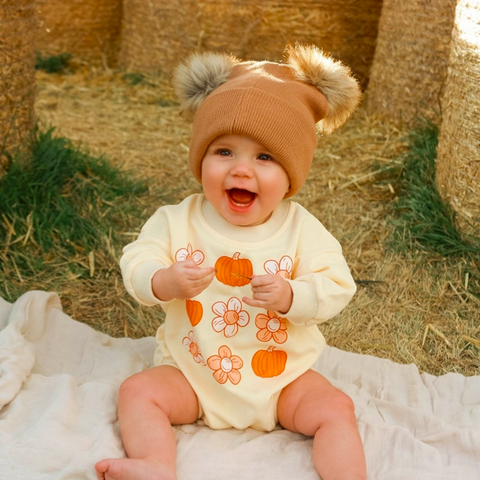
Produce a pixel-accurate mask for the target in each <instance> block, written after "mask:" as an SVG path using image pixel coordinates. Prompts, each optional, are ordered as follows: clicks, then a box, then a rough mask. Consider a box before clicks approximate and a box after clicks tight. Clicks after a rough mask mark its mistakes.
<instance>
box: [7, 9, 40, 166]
mask: <svg viewBox="0 0 480 480" xmlns="http://www.w3.org/2000/svg"><path fill="white" fill-rule="evenodd" d="M34 26H35V5H34V1H33V0H0V32H1V35H0V175H1V174H2V173H3V171H4V169H5V168H6V167H7V162H8V159H9V157H10V156H11V155H13V154H15V153H16V152H17V150H18V149H19V148H20V147H21V146H22V144H23V142H24V140H25V138H26V137H27V136H28V135H29V133H30V131H31V129H32V127H33V121H34V108H33V107H34V96H35V67H34V65H35V54H34V31H35V28H34Z"/></svg>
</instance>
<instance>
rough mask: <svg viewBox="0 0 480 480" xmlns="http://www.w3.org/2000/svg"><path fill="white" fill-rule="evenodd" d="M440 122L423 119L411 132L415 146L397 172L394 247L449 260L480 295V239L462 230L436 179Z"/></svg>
mask: <svg viewBox="0 0 480 480" xmlns="http://www.w3.org/2000/svg"><path fill="white" fill-rule="evenodd" d="M437 144H438V127H437V126H436V125H434V124H433V123H430V122H423V123H422V124H420V125H419V126H418V127H417V128H416V129H414V130H412V131H410V133H409V147H408V151H407V154H406V156H405V158H404V159H403V162H400V163H401V165H402V166H401V167H400V171H399V170H398V168H397V169H396V171H395V169H392V172H391V174H392V175H393V174H395V175H396V176H397V179H398V180H397V184H396V187H397V191H398V197H397V199H396V200H395V201H394V203H393V217H392V224H393V234H392V237H391V247H392V248H393V249H394V250H396V251H400V252H402V251H403V252H406V251H409V252H419V251H420V252H424V253H425V254H427V256H428V258H432V259H435V261H438V260H439V259H442V260H441V261H443V262H448V264H449V265H450V266H451V268H455V269H458V268H459V269H460V270H461V271H462V272H463V274H462V275H463V277H465V275H466V276H467V278H469V280H470V282H469V291H470V293H471V294H473V295H474V296H475V297H476V298H477V301H478V300H480V238H476V237H471V236H470V237H468V238H466V237H465V235H463V236H462V235H460V233H459V232H458V231H457V229H456V228H455V213H454V212H453V210H452V209H451V208H450V207H449V205H447V204H446V203H444V202H443V200H442V198H441V196H440V194H439V192H438V190H437V187H436V183H435V167H436V149H437Z"/></svg>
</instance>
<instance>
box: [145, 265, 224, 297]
mask: <svg viewBox="0 0 480 480" xmlns="http://www.w3.org/2000/svg"><path fill="white" fill-rule="evenodd" d="M214 277H215V269H214V268H213V267H207V268H200V267H199V266H198V265H197V264H196V263H195V262H194V261H193V260H185V261H182V262H175V263H173V264H172V265H170V266H169V267H168V268H161V269H160V270H158V271H157V272H156V273H155V275H154V276H153V278H152V291H153V294H154V295H155V296H156V297H157V298H158V299H159V300H162V301H164V302H168V301H170V300H173V299H174V298H178V299H185V298H192V297H195V296H196V295H198V294H199V293H201V292H203V291H204V290H205V289H206V288H207V287H208V286H209V285H210V283H212V280H213V278H214Z"/></svg>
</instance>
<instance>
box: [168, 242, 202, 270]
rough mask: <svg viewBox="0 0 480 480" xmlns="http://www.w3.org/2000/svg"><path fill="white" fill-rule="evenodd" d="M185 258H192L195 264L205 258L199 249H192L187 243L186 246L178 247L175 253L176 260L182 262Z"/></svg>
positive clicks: (198, 263)
mask: <svg viewBox="0 0 480 480" xmlns="http://www.w3.org/2000/svg"><path fill="white" fill-rule="evenodd" d="M185 260H193V261H194V262H195V263H196V264H197V265H200V264H201V263H202V262H203V261H204V260H205V255H204V253H203V252H202V251H201V250H193V247H192V245H191V244H190V243H189V244H188V245H187V248H180V249H179V250H177V253H176V254H175V261H176V262H184V261H185Z"/></svg>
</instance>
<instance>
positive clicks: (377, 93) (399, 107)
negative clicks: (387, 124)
mask: <svg viewBox="0 0 480 480" xmlns="http://www.w3.org/2000/svg"><path fill="white" fill-rule="evenodd" d="M455 3H456V0H402V1H398V0H384V2H383V7H382V14H381V16H380V22H379V27H378V39H377V47H376V50H375V56H374V59H373V64H372V69H371V71H370V83H369V85H368V91H367V95H366V102H365V103H366V105H367V110H368V112H369V113H370V114H374V115H378V116H380V117H383V118H385V119H388V120H391V121H394V122H399V121H406V122H407V123H408V122H410V121H411V120H412V119H414V118H415V117H416V116H425V117H433V116H435V115H436V114H438V113H439V111H440V103H439V99H440V94H441V90H442V86H443V84H444V82H445V77H446V73H447V65H448V55H449V51H450V39H451V32H452V28H453V21H454V16H455Z"/></svg>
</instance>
